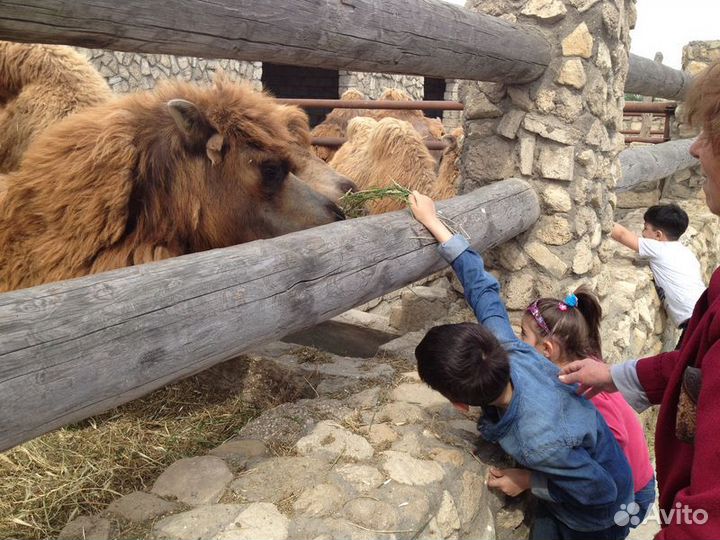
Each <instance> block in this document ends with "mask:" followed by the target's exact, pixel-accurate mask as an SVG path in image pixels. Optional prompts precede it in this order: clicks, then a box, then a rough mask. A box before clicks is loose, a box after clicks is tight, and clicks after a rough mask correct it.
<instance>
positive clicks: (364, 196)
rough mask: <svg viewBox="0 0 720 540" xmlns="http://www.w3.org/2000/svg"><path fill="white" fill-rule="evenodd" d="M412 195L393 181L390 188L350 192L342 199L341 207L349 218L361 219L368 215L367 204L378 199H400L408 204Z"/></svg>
mask: <svg viewBox="0 0 720 540" xmlns="http://www.w3.org/2000/svg"><path fill="white" fill-rule="evenodd" d="M410 193H412V191H411V190H409V189H408V188H406V187H405V186H401V185H400V184H398V183H397V182H394V181H393V185H392V186H390V187H376V188H368V189H364V190H362V191H356V192H354V193H353V192H348V193H346V194H345V195H343V196H342V197H341V198H340V206H341V207H342V209H343V211H344V212H345V215H346V216H347V217H350V218H352V217H360V216H365V215H367V213H368V212H367V208H366V206H365V205H366V204H367V203H369V202H371V201H376V200H378V199H387V198H391V199H399V200H401V201H404V202H405V203H407V202H408V197H409V196H410Z"/></svg>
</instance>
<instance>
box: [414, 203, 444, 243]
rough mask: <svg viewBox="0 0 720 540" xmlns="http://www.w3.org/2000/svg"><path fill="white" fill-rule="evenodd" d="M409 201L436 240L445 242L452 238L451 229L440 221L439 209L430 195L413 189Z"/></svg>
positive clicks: (416, 217) (416, 214)
mask: <svg viewBox="0 0 720 540" xmlns="http://www.w3.org/2000/svg"><path fill="white" fill-rule="evenodd" d="M408 202H409V203H410V210H411V211H412V213H413V216H415V219H417V220H418V221H419V222H420V223H422V224H423V225H425V228H426V229H427V230H428V231H430V232H431V233H432V235H433V236H434V237H435V240H437V241H438V242H440V243H441V244H443V243H445V242H447V241H448V240H450V238H452V233H451V232H450V229H448V228H447V227H446V226H445V224H444V223H443V222H442V221H440V218H439V217H438V215H437V210H435V202H434V201H433V200H432V199H431V198H430V197H428V196H427V195H423V194H422V193H420V192H419V191H413V192H412V193H411V194H410V197H409V199H408Z"/></svg>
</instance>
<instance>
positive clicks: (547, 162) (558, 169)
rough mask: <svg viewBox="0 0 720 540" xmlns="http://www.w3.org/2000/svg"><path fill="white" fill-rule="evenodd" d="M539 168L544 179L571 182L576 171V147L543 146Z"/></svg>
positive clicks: (538, 163) (539, 158)
mask: <svg viewBox="0 0 720 540" xmlns="http://www.w3.org/2000/svg"><path fill="white" fill-rule="evenodd" d="M537 168H538V171H539V173H540V176H542V177H544V178H551V179H553V180H565V181H567V182H569V181H570V180H572V178H573V173H574V171H575V147H574V146H550V145H548V144H543V145H541V146H540V152H539V154H538V159H537Z"/></svg>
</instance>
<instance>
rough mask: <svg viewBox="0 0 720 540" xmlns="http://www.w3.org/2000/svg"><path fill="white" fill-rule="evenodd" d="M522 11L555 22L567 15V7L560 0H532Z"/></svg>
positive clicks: (530, 15) (524, 13)
mask: <svg viewBox="0 0 720 540" xmlns="http://www.w3.org/2000/svg"><path fill="white" fill-rule="evenodd" d="M520 13H521V14H523V15H527V16H529V17H536V18H538V19H541V20H543V21H545V22H555V21H559V20H560V19H562V18H563V17H565V15H566V13H567V8H566V7H565V4H564V3H563V2H561V1H560V0H530V1H529V2H528V3H527V4H525V7H523V8H522V10H521V11H520Z"/></svg>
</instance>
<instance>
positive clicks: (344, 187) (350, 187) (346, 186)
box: [340, 180, 358, 193]
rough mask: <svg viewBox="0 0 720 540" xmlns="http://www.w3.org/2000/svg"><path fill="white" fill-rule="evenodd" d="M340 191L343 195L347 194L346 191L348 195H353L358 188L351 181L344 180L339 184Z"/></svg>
mask: <svg viewBox="0 0 720 540" xmlns="http://www.w3.org/2000/svg"><path fill="white" fill-rule="evenodd" d="M340 190H341V191H342V192H343V193H347V192H348V191H349V192H350V193H355V192H356V191H357V190H358V188H357V186H356V185H355V182H353V181H352V180H345V181H344V182H341V183H340Z"/></svg>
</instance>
